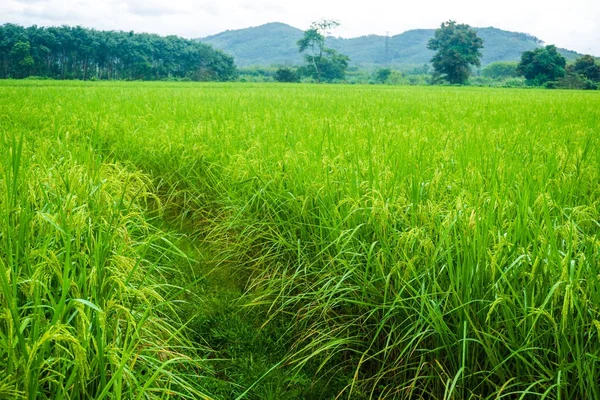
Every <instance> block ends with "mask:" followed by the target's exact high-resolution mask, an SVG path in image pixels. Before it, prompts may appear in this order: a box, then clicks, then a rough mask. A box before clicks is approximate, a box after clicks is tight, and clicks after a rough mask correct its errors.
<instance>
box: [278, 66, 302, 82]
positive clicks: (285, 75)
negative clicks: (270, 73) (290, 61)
mask: <svg viewBox="0 0 600 400" xmlns="http://www.w3.org/2000/svg"><path fill="white" fill-rule="evenodd" d="M275 80H276V81H277V82H298V74H297V73H296V71H294V70H293V69H292V68H279V69H278V70H277V71H275Z"/></svg>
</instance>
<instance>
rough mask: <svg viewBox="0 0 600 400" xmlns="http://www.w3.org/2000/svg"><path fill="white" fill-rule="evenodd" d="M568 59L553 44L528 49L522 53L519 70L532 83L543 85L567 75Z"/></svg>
mask: <svg viewBox="0 0 600 400" xmlns="http://www.w3.org/2000/svg"><path fill="white" fill-rule="evenodd" d="M566 65H567V60H566V59H565V58H564V57H563V56H562V55H560V53H558V51H557V50H556V47H555V46H553V45H550V46H546V47H540V48H537V49H535V50H531V51H526V52H524V53H523V54H522V55H521V62H519V65H518V71H519V73H520V74H521V75H523V76H525V78H526V79H527V82H528V83H529V84H530V85H535V86H541V85H543V84H545V83H546V82H551V81H556V80H557V79H559V78H562V77H564V76H565V66H566Z"/></svg>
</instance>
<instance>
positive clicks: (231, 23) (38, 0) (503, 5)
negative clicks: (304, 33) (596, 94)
mask: <svg viewBox="0 0 600 400" xmlns="http://www.w3.org/2000/svg"><path fill="white" fill-rule="evenodd" d="M321 18H333V19H337V20H339V21H340V22H341V23H342V26H341V27H340V28H338V30H337V31H335V35H336V36H343V37H354V36H360V35H367V34H371V33H375V34H386V32H389V33H390V34H391V35H396V34H399V33H402V32H404V31H406V30H409V29H415V28H436V27H438V26H439V24H440V23H441V22H442V21H446V20H449V19H454V20H456V21H458V22H461V23H467V24H469V25H471V26H475V27H487V26H494V27H496V28H500V29H505V30H511V31H519V32H527V33H530V34H532V35H535V36H537V37H539V38H540V39H542V40H544V41H545V42H546V43H547V44H556V45H557V46H559V47H565V48H568V49H572V50H576V51H579V52H581V53H590V54H594V55H596V56H600V0H566V1H565V0H561V1H556V0H503V1H494V2H493V3H491V2H488V1H485V0H456V1H451V0H426V1H423V0H412V1H402V0H363V1H348V0H346V1H343V0H295V1H287V0H280V1H277V0H168V1H166V0H0V23H5V22H12V23H18V24H21V25H27V26H28V25H33V24H37V25H42V26H48V25H63V24H66V25H82V26H85V27H90V28H96V29H111V30H112V29H114V30H125V31H130V30H134V31H141V32H152V33H159V34H162V35H169V34H175V35H180V36H184V37H187V38H198V37H204V36H208V35H211V34H215V33H219V32H221V31H224V30H226V29H239V28H246V27H249V26H257V25H261V24H264V23H267V22H275V21H278V22H285V23H287V24H290V25H293V26H295V27H297V28H301V29H306V28H307V27H308V26H309V25H310V22H311V21H314V20H318V19H321Z"/></svg>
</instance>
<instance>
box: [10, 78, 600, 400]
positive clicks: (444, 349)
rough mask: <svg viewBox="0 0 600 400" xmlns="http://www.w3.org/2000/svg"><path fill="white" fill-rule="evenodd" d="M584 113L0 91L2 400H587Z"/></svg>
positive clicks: (587, 102) (511, 105)
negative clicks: (10, 399)
mask: <svg viewBox="0 0 600 400" xmlns="http://www.w3.org/2000/svg"><path fill="white" fill-rule="evenodd" d="M599 121H600V96H599V95H598V93H597V92H593V91H592V92H582V91H561V90H556V91H543V90H536V89H532V90H518V89H494V90H492V89H483V88H473V87H392V86H346V85H335V86H332V85H295V84H272V85H268V84H262V85H254V84H250V83H245V84H235V83H231V84H227V83H220V84H196V83H139V82H138V83H136V82H132V83H123V82H98V83H84V82H60V83H59V82H51V81H29V82H27V81H3V82H2V83H0V285H1V286H0V305H1V307H0V342H1V345H0V382H1V383H0V398H2V397H5V398H19V397H21V398H30V399H33V398H72V399H87V398H89V399H91V398H94V399H95V398H111V399H120V398H123V399H125V398H140V399H141V398H174V397H175V398H185V397H187V398H203V397H207V398H213V397H214V398H223V399H230V398H240V399H241V398H255V399H268V398H273V399H276V398H280V399H281V398H290V399H293V398H298V399H300V398H302V399H310V398H314V399H323V398H335V397H336V396H339V397H338V398H348V399H383V398H386V399H415V398H416V399H418V398H423V399H430V398H435V399H469V398H472V399H500V398H511V399H512V398H523V399H529V398H545V399H574V398H596V399H599V398H600V390H599V389H598V388H599V387H600V385H598V383H599V376H600V374H599V370H598V369H599V368H600V367H599V366H600V362H599V361H600V275H599V272H600V271H599V267H598V266H599V265H600V142H599V141H600V139H599V138H598V135H597V132H598V128H599ZM232 394H233V395H232Z"/></svg>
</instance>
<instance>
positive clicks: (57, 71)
mask: <svg viewBox="0 0 600 400" xmlns="http://www.w3.org/2000/svg"><path fill="white" fill-rule="evenodd" d="M236 74H237V71H236V67H235V64H234V62H233V59H232V58H231V57H230V56H228V55H226V54H224V53H223V52H221V51H219V50H215V49H213V48H212V47H211V46H209V45H207V44H203V43H199V42H197V41H193V40H186V39H183V38H180V37H177V36H167V37H162V36H158V35H154V34H146V33H134V32H121V31H118V32H117V31H97V30H94V29H86V28H82V27H80V26H77V27H68V26H61V27H49V28H44V27H37V26H31V27H28V28H24V27H22V26H19V25H15V24H4V25H0V78H25V77H29V76H39V77H48V78H53V79H82V80H88V79H121V80H164V79H190V80H194V81H227V80H231V79H233V78H235V76H236Z"/></svg>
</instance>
